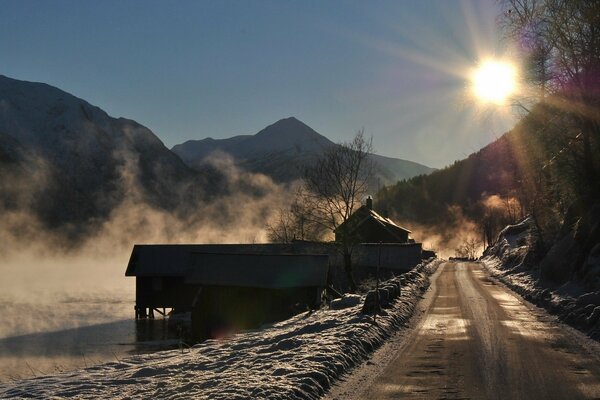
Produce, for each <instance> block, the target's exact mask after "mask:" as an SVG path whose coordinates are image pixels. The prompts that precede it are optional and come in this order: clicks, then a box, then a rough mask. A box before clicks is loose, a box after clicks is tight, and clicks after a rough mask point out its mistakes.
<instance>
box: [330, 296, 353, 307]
mask: <svg viewBox="0 0 600 400" xmlns="http://www.w3.org/2000/svg"><path fill="white" fill-rule="evenodd" d="M358 303H360V296H359V295H357V294H346V295H344V297H342V298H341V299H335V300H332V301H331V303H329V308H330V309H332V310H342V309H344V308H350V307H354V306H356V305H358Z"/></svg>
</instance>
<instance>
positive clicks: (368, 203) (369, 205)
mask: <svg viewBox="0 0 600 400" xmlns="http://www.w3.org/2000/svg"><path fill="white" fill-rule="evenodd" d="M367 208H368V209H369V210H372V209H373V198H372V197H371V196H369V197H367Z"/></svg>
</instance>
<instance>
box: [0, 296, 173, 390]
mask: <svg viewBox="0 0 600 400" xmlns="http://www.w3.org/2000/svg"><path fill="white" fill-rule="evenodd" d="M133 304H134V303H133V301H132V300H129V299H128V300H124V301H119V302H114V303H113V304H112V311H113V312H114V316H115V318H117V319H116V320H113V321H107V322H101V323H94V324H91V325H85V326H77V327H72V328H67V329H62V330H52V331H42V332H33V333H25V334H17V335H11V336H8V337H3V338H0V382H7V381H10V380H15V379H24V378H30V377H34V376H41V375H47V374H54V373H59V372H64V371H70V370H74V369H79V368H84V367H86V366H90V365H94V364H99V363H103V362H108V361H116V360H118V359H121V358H124V357H128V356H131V355H134V354H140V353H147V352H151V351H157V350H161V349H165V348H173V347H177V345H178V343H179V338H178V337H177V333H176V332H173V331H169V330H168V329H167V321H166V320H165V319H163V318H162V317H160V318H157V319H155V320H138V321H136V320H135V319H134V314H133ZM96 305H97V304H96ZM92 306H93V304H89V303H88V302H83V301H71V302H70V303H69V304H68V306H67V305H65V304H64V303H63V304H62V305H59V307H57V308H58V309H60V312H57V311H56V310H55V313H54V314H52V317H58V316H60V318H62V319H63V321H64V325H69V324H73V323H77V324H78V325H82V324H85V321H86V320H88V321H93V320H94V319H97V318H98V316H97V315H93V310H94V309H95V308H97V307H92ZM15 307H16V308H17V309H19V308H21V309H23V305H22V304H21V305H19V304H13V309H14V308H15ZM45 307H47V305H39V306H38V307H36V306H35V305H29V306H28V308H27V309H29V308H33V309H41V310H43V309H44V308H45ZM1 309H5V310H7V309H8V306H7V303H6V302H4V303H0V310H1ZM27 309H26V310H27ZM69 310H71V313H69ZM75 310H78V311H77V312H78V313H76V312H75ZM22 311H23V310H22ZM39 314H40V313H37V314H35V313H34V314H33V315H36V316H37V317H39V316H40V315H39ZM88 314H89V315H88ZM124 314H130V316H129V317H124ZM13 315H14V314H13ZM86 316H87V319H86ZM31 317H32V313H31V312H30V313H28V314H21V315H20V316H13V318H20V319H21V325H19V326H18V328H20V329H21V330H23V329H26V328H30V329H31V328H34V327H35V325H32V324H31V321H28V320H29V319H31ZM102 319H104V320H106V319H109V318H108V317H107V316H106V315H103V316H102ZM37 322H38V323H45V324H50V322H49V321H37ZM11 324H12V326H13V327H14V325H15V321H11ZM11 324H9V325H11ZM23 325H24V326H23ZM42 325H44V324H42ZM15 329H17V328H15Z"/></svg>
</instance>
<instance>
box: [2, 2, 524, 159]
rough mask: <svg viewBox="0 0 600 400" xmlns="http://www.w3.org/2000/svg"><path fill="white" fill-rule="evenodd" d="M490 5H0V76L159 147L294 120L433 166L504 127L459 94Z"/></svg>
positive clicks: (494, 42) (491, 36)
mask: <svg viewBox="0 0 600 400" xmlns="http://www.w3.org/2000/svg"><path fill="white" fill-rule="evenodd" d="M499 12H500V10H499V8H498V5H497V4H496V2H494V0H476V1H449V0H448V1H441V0H440V1H414V2H413V1H397V0H396V1H369V2H367V1H305V0H302V1H300V0H298V1H290V0H287V1H285V0H281V1H267V0H261V1H154V2H149V1H146V2H141V1H122V0H118V1H106V0H103V1H80V0H73V1H45V0H41V1H27V0H18V1H17V0H15V1H12V0H1V1H0V74H3V75H7V76H9V77H12V78H17V79H24V80H30V81H39V82H45V83H48V84H51V85H54V86H57V87H59V88H61V89H63V90H65V91H67V92H69V93H72V94H74V95H75V96H78V97H81V98H83V99H85V100H87V101H89V102H90V103H92V104H94V105H97V106H99V107H100V108H102V109H104V110H105V111H107V112H108V113H109V114H111V115H112V116H115V117H117V116H123V117H127V118H131V119H135V120H136V121H138V122H140V123H141V124H143V125H146V126H148V127H149V128H150V129H152V130H153V131H154V133H156V134H157V135H158V136H159V137H160V138H161V139H162V140H163V141H164V143H165V144H166V145H167V146H168V147H172V146H173V145H175V144H177V143H180V142H183V141H185V140H188V139H200V138H204V137H208V136H211V137H213V138H225V137H229V136H233V135H238V134H253V133H256V132H258V131H259V130H260V129H262V128H263V127H265V126H266V125H269V124H271V123H273V122H275V121H276V120H278V119H281V118H284V117H288V116H295V117H297V118H298V119H300V120H302V121H303V122H305V123H306V124H308V125H309V126H311V127H312V128H314V129H315V130H317V131H318V132H320V133H322V134H324V135H326V136H327V137H329V138H330V139H332V140H334V141H343V140H349V139H350V138H351V137H352V136H353V134H354V133H355V132H356V130H358V129H360V128H363V127H364V128H365V130H366V132H367V133H369V134H372V135H373V137H374V144H375V150H376V151H377V153H379V154H382V155H387V156H393V157H399V158H405V159H410V160H414V161H417V162H421V163H424V164H427V165H430V166H434V167H442V166H444V165H447V164H449V163H451V162H453V161H454V160H456V159H461V158H464V156H466V155H468V154H469V153H471V152H473V151H475V150H477V149H479V148H480V147H482V146H483V145H485V144H487V143H489V142H490V141H491V140H493V139H494V138H495V137H498V136H500V135H501V134H502V133H503V132H504V131H505V130H507V129H508V128H510V127H511V126H512V125H514V121H515V120H514V117H512V116H511V115H510V113H509V112H508V111H509V110H507V109H506V107H504V108H502V109H500V110H489V109H484V108H482V107H481V106H479V105H477V104H475V102H474V101H472V100H470V98H469V96H467V95H466V93H467V92H468V90H467V89H466V81H465V79H466V76H467V75H466V74H468V71H469V69H470V68H472V67H473V66H474V65H475V64H476V62H477V60H479V59H481V58H483V57H486V56H490V55H494V54H499V53H500V52H501V46H499V45H498V35H497V33H496V29H495V18H496V16H497V14H498V13H499Z"/></svg>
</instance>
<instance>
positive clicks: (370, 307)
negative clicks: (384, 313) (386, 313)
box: [361, 290, 379, 314]
mask: <svg viewBox="0 0 600 400" xmlns="http://www.w3.org/2000/svg"><path fill="white" fill-rule="evenodd" d="M376 311H379V305H378V304H377V292H376V291H375V290H369V292H367V296H366V297H365V302H364V304H363V307H362V310H361V312H362V313H363V314H374V313H375V312H376Z"/></svg>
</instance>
